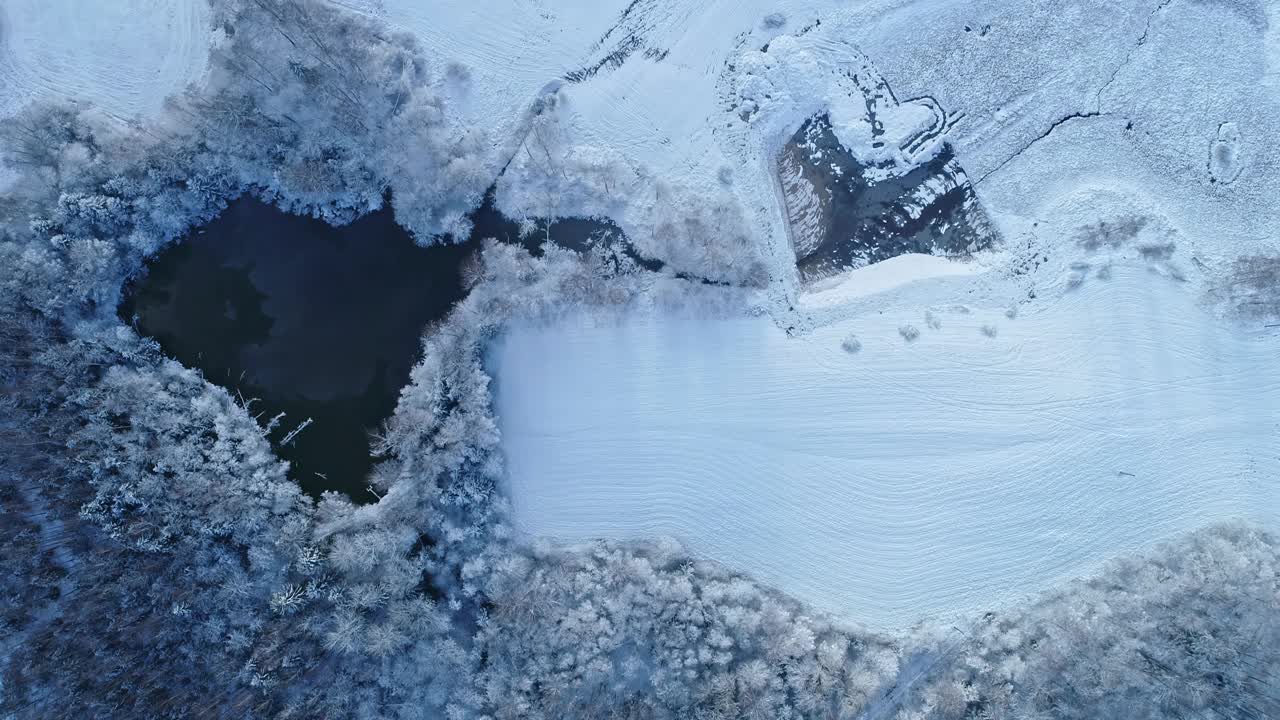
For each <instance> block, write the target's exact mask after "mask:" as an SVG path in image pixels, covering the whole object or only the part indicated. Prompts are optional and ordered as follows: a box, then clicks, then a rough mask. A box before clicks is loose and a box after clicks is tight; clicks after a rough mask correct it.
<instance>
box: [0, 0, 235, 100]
mask: <svg viewBox="0 0 1280 720" xmlns="http://www.w3.org/2000/svg"><path fill="white" fill-rule="evenodd" d="M208 16H209V8H208V5H207V4H206V3H205V0H111V1H110V2H86V1H85V0H4V2H2V3H0V117H5V116H7V115H11V114H13V113H14V112H16V111H17V110H18V109H20V108H21V107H22V106H23V105H25V104H27V103H28V102H31V101H32V100H34V99H37V98H39V99H41V100H46V101H48V100H60V99H66V100H76V101H88V102H91V103H93V104H94V105H96V106H98V107H99V108H101V109H102V110H104V111H105V112H108V113H111V114H114V115H119V116H123V117H126V118H128V117H133V116H135V115H145V114H148V113H152V112H155V111H156V110H158V109H159V108H160V105H161V103H162V102H163V101H164V98H165V97H166V96H167V95H169V94H171V93H174V92H177V91H179V90H181V89H182V88H183V87H184V86H186V85H187V84H188V83H190V82H193V81H195V80H197V79H198V78H199V77H200V76H201V75H202V74H203V72H204V68H205V63H206V61H207V58H208V47H209V32H210V28H209V27H208Z"/></svg>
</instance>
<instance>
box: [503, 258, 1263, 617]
mask: <svg viewBox="0 0 1280 720" xmlns="http://www.w3.org/2000/svg"><path fill="white" fill-rule="evenodd" d="M897 307H900V308H912V307H915V306H913V305H910V304H899V305H898V306H897ZM918 312H919V311H917V310H914V309H912V310H907V309H902V310H899V309H894V308H890V309H886V310H885V311H884V312H883V314H864V315H862V316H860V317H857V318H855V319H853V320H849V321H846V322H841V323H837V324H834V325H831V326H828V327H823V328H820V329H818V330H816V331H814V332H812V333H811V334H808V335H806V336H804V337H801V338H787V337H786V335H785V334H784V333H782V332H781V331H779V330H778V329H777V328H776V327H775V326H774V325H773V324H772V323H770V322H769V321H768V320H766V319H760V318H743V319H737V320H704V319H696V318H689V317H684V318H676V317H663V318H652V317H647V318H634V317H633V318H630V319H627V320H623V321H620V322H616V323H614V322H609V321H605V322H591V321H587V320H584V319H582V318H580V317H579V318H573V319H568V320H564V321H561V322H559V323H557V324H554V325H552V326H550V327H529V326H521V327H515V328H513V329H512V330H511V331H510V332H509V333H508V334H507V335H506V336H505V338H504V339H502V340H501V341H499V342H498V343H497V345H496V346H495V348H494V351H493V356H492V361H493V365H494V369H495V376H496V379H497V391H496V409H497V415H498V418H499V422H500V426H501V429H502V432H503V447H504V450H505V452H506V455H507V458H508V462H509V477H510V485H509V491H510V494H511V500H512V504H513V508H514V517H515V521H516V524H517V526H518V527H519V528H520V529H521V530H522V531H524V532H526V533H529V534H532V535H540V536H551V537H556V538H560V539H565V540H585V539H588V538H594V537H611V538H619V537H622V538H631V537H635V538H646V537H652V536H655V535H662V534H669V535H673V536H675V537H677V538H678V539H680V540H682V541H684V542H686V543H687V544H688V545H689V547H690V548H691V549H693V550H694V551H695V552H698V553H700V554H703V555H705V556H706V557H709V558H711V559H715V560H718V561H720V562H723V563H725V564H727V565H729V566H730V567H733V568H735V569H739V570H742V571H745V572H748V573H751V574H753V575H755V576H756V577H758V578H759V579H761V580H763V581H765V582H766V583H769V584H773V585H775V586H777V587H779V588H781V589H783V590H785V591H786V592H788V593H791V594H793V595H795V596H797V597H799V598H801V599H802V600H804V601H806V602H809V603H812V604H813V605H815V606H816V607H819V608H823V609H825V610H829V611H832V612H834V613H837V614H839V615H842V616H844V617H847V618H851V619H856V620H859V621H864V622H867V623H870V624H873V625H880V626H893V625H900V624H906V623H910V622H912V621H914V620H916V619H918V618H920V617H921V616H924V615H947V614H951V613H955V612H959V611H964V610H976V609H980V608H987V607H991V606H992V605H994V604H996V603H998V602H1000V601H1003V600H1011V599H1014V598H1015V597H1017V596H1021V595H1024V594H1029V593H1033V592H1037V591H1040V590H1043V589H1045V588H1047V587H1049V586H1051V584H1052V583H1053V582H1054V581H1057V580H1060V579H1062V578H1063V577H1064V576H1070V575H1073V574H1077V573H1080V572H1084V571H1086V570H1089V569H1090V568H1091V567H1093V566H1095V565H1096V564H1097V563H1098V562H1100V561H1102V560H1103V559H1104V558H1107V557H1110V556H1113V555H1115V554H1118V553H1123V552H1127V551H1132V550H1134V549H1137V548H1139V547H1141V546H1145V545H1147V544H1149V543H1151V542H1153V541H1155V540H1156V539H1158V538H1161V537H1165V536H1168V535H1170V534H1172V533H1176V532H1180V531H1184V530H1188V529H1191V528H1194V527H1198V526H1200V525H1202V524H1205V523H1208V522H1211V521H1214V520H1218V519H1222V518H1227V517H1236V516H1242V517H1251V518H1254V519H1261V520H1263V521H1265V522H1275V521H1277V520H1280V492H1278V491H1277V486H1276V484H1275V480H1274V478H1275V477H1276V476H1277V474H1278V473H1280V461H1277V459H1276V457H1275V453H1274V447H1275V439H1274V428H1275V424H1276V422H1277V421H1278V420H1280V410H1278V408H1280V373H1278V372H1277V371H1276V370H1275V367H1274V362H1273V360H1272V359H1273V358H1274V356H1275V351H1276V343H1275V342H1274V341H1261V340H1257V339H1249V338H1244V337H1242V336H1239V335H1237V334H1234V333H1233V332H1232V331H1230V330H1228V329H1225V328H1222V327H1216V326H1215V323H1214V322H1213V320H1212V319H1211V318H1210V316H1209V315H1208V314H1207V313H1206V312H1204V311H1203V310H1202V309H1200V308H1199V307H1197V305H1196V303H1195V300H1194V297H1193V296H1192V295H1191V294H1190V293H1188V292H1186V291H1185V286H1179V285H1178V284H1177V283H1176V282H1174V281H1171V280H1169V279H1167V278H1164V277H1161V276H1159V275H1156V274H1154V273H1151V272H1149V271H1148V270H1146V269H1142V268H1140V267H1137V266H1125V267H1116V268H1114V270H1113V273H1112V279H1111V280H1109V281H1101V280H1092V281H1090V282H1088V283H1085V284H1083V285H1080V286H1079V287H1078V288H1077V289H1075V290H1071V291H1067V292H1065V294H1063V295H1062V296H1061V297H1060V298H1059V299H1058V300H1057V301H1056V302H1053V303H1052V304H1050V305H1048V306H1047V307H1045V308H1043V309H1042V310H1038V311H1033V312H1029V313H1026V314H1024V315H1023V316H1022V317H1020V318H1018V319H1016V320H1010V319H1008V318H1007V317H1006V316H1005V314H1004V312H1003V311H1002V310H1001V309H991V310H979V309H975V310H972V311H966V312H959V311H956V312H949V313H937V314H934V315H932V316H931V320H926V319H925V318H923V317H921V316H920V315H919V314H918ZM907 325H914V326H916V327H918V328H919V330H920V331H921V334H920V336H919V338H918V339H917V340H915V341H914V342H906V341H904V339H903V337H902V335H901V333H900V330H901V329H902V328H903V327H905V326H907ZM935 326H937V327H935ZM984 328H987V329H989V330H991V331H992V332H993V333H994V334H995V337H989V336H988V335H989V334H988V333H987V332H985V331H984ZM851 332H856V334H857V335H858V337H859V338H860V339H861V343H862V350H861V352H859V353H857V354H849V353H848V352H846V351H845V350H844V349H842V348H841V341H842V339H843V338H844V337H845V336H847V335H848V334H849V333H851Z"/></svg>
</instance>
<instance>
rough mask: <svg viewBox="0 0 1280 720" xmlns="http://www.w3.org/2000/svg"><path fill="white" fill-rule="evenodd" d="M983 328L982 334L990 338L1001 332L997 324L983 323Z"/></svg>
mask: <svg viewBox="0 0 1280 720" xmlns="http://www.w3.org/2000/svg"><path fill="white" fill-rule="evenodd" d="M981 330H982V334H983V335H986V336H987V337H989V338H993V337H995V336H996V335H997V334H998V333H999V332H1000V331H999V330H998V329H996V326H995V325H983V326H982V328H981Z"/></svg>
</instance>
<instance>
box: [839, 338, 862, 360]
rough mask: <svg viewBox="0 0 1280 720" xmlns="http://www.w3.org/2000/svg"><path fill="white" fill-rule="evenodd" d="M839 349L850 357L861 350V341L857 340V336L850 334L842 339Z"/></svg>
mask: <svg viewBox="0 0 1280 720" xmlns="http://www.w3.org/2000/svg"><path fill="white" fill-rule="evenodd" d="M840 347H841V349H843V350H844V351H845V352H847V353H849V354H850V355H852V354H854V353H857V352H858V351H860V350H862V341H861V340H859V339H858V336H857V335H854V334H853V333H850V334H848V335H846V336H845V338H844V340H843V341H841V343H840Z"/></svg>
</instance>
